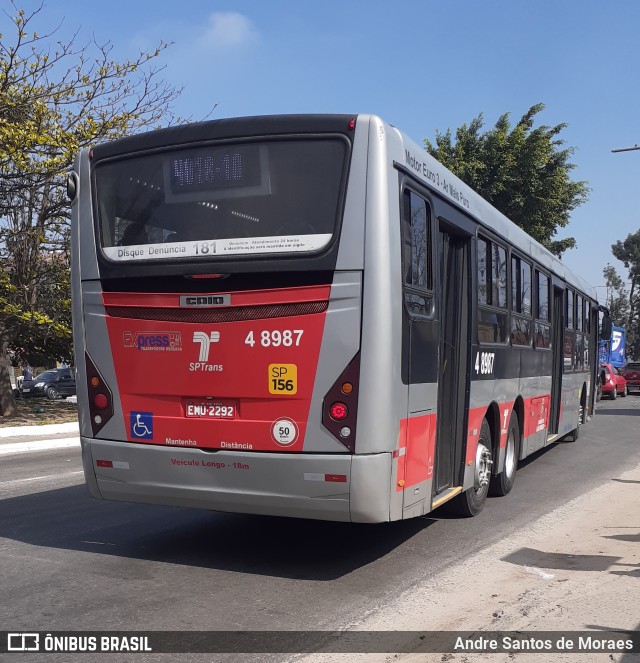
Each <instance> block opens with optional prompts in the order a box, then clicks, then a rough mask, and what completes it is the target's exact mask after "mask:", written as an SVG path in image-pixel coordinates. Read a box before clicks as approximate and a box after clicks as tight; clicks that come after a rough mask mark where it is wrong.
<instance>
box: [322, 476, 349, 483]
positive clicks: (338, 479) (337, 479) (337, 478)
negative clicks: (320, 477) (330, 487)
mask: <svg viewBox="0 0 640 663" xmlns="http://www.w3.org/2000/svg"><path fill="white" fill-rule="evenodd" d="M324 480H325V481H332V482H334V483H347V475H346V474H325V475H324Z"/></svg>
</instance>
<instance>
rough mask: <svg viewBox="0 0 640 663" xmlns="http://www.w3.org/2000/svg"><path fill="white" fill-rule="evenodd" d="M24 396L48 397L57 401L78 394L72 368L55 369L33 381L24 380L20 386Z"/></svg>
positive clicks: (45, 372) (41, 374)
mask: <svg viewBox="0 0 640 663" xmlns="http://www.w3.org/2000/svg"><path fill="white" fill-rule="evenodd" d="M20 393H21V394H22V395H23V396H46V397H47V398H50V399H51V400H56V399H57V398H61V397H63V396H73V395H74V394H75V393H76V380H75V377H74V376H73V372H72V371H71V369H70V368H53V369H51V370H49V371H43V372H42V373H40V374H38V375H36V377H35V378H33V380H23V381H22V384H21V385H20Z"/></svg>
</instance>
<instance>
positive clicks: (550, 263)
mask: <svg viewBox="0 0 640 663" xmlns="http://www.w3.org/2000/svg"><path fill="white" fill-rule="evenodd" d="M354 119H357V120H358V121H359V122H373V123H376V124H380V125H384V126H385V127H386V128H387V130H388V131H390V132H391V134H395V136H396V137H397V139H398V140H397V141H395V143H396V144H395V145H392V141H390V145H389V150H390V152H391V154H390V156H391V157H392V158H393V160H394V161H395V162H396V163H397V164H398V165H400V166H403V167H404V168H406V169H407V170H409V171H410V172H412V173H413V174H414V175H415V176H416V177H417V179H419V180H420V181H422V182H423V183H424V184H425V185H426V186H428V187H429V188H430V189H432V190H433V191H435V192H436V193H437V194H438V195H440V196H442V197H443V198H445V199H446V200H448V201H449V202H451V203H452V204H454V205H455V206H457V207H458V208H460V209H461V210H462V211H463V212H465V213H466V214H468V215H470V216H471V217H472V218H474V219H475V220H476V221H477V222H478V223H479V224H480V225H481V226H484V227H486V228H488V229H489V230H492V231H493V232H495V233H496V234H497V235H499V236H501V237H504V238H505V239H506V240H507V241H508V242H510V243H511V244H512V245H513V246H515V247H516V248H518V249H520V250H521V251H522V252H523V253H524V254H525V255H530V256H531V257H532V258H533V259H534V260H536V261H537V262H538V263H539V264H540V265H542V266H543V267H545V268H546V269H548V270H549V271H550V272H552V273H553V274H555V275H556V276H558V277H559V278H561V279H563V280H564V281H566V282H567V283H569V284H571V285H572V286H574V287H575V288H577V289H578V290H581V291H582V292H583V293H585V294H586V295H588V296H589V297H591V298H593V299H594V300H597V296H596V291H595V288H593V287H592V286H591V285H589V283H587V281H585V280H584V279H583V278H581V277H580V276H578V275H577V274H575V273H574V272H572V271H571V270H570V269H569V268H568V267H566V266H565V265H564V264H563V263H562V262H561V261H560V260H559V258H557V257H556V256H554V255H553V254H552V253H551V252H550V251H549V250H547V249H546V248H545V247H544V246H542V244H540V243H539V242H537V241H536V240H535V239H533V237H531V236H530V235H528V234H527V233H526V232H525V231H524V230H522V228H520V227H519V226H517V225H516V224H515V223H513V222H512V221H510V220H509V219H508V218H507V217H506V216H505V215H504V214H502V213H501V212H500V211H498V210H497V209H496V208H495V207H493V206H492V205H491V204H490V203H488V202H487V201H486V200H485V199H484V198H482V197H481V196H480V195H479V194H478V193H476V192H475V191H474V190H473V189H471V187H469V186H468V185H466V184H465V183H464V182H463V181H462V180H460V179H459V178H458V177H456V176H455V175H454V174H453V173H452V172H451V171H449V170H448V169H447V168H445V167H444V166H443V165H442V164H441V163H440V162H438V161H437V160H436V159H434V158H433V157H432V156H431V155H430V154H429V153H428V152H427V151H426V150H425V149H424V148H423V147H420V146H418V144H417V143H415V142H414V141H413V140H411V139H410V138H409V137H408V136H406V134H404V133H403V132H402V131H400V130H399V129H397V128H396V127H393V126H392V125H389V124H386V123H385V122H384V121H383V120H381V119H380V118H378V117H376V116H374V115H357V114H353V115H320V114H316V115H264V116H248V117H236V118H227V119H220V120H209V121H205V122H194V123H190V124H183V125H179V126H174V127H167V128H165V129H157V130H154V131H149V132H146V133H141V134H136V135H135V136H129V137H127V138H122V139H120V140H116V141H111V142H107V143H101V144H98V145H96V146H95V147H93V148H92V149H93V156H94V157H95V158H96V159H105V158H110V157H116V156H120V155H124V154H129V153H135V152H140V151H143V150H154V149H159V148H163V147H169V146H172V145H184V144H185V143H191V142H193V143H196V142H200V141H203V140H219V139H229V138H248V137H259V136H273V135H286V134H306V133H316V134H320V133H342V134H349V133H350V132H351V130H352V121H353V120H354Z"/></svg>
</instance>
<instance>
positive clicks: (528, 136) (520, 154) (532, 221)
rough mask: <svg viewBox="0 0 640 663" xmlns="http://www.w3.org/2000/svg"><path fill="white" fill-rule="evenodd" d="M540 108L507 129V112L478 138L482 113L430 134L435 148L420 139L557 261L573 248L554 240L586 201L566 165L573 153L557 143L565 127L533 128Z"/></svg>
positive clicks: (571, 242) (579, 183)
mask: <svg viewBox="0 0 640 663" xmlns="http://www.w3.org/2000/svg"><path fill="white" fill-rule="evenodd" d="M543 109H544V105H543V104H536V105H534V106H532V107H531V108H530V109H529V110H528V111H527V113H525V114H524V115H523V116H522V118H521V119H520V121H519V122H518V123H517V124H516V125H515V126H514V127H512V126H511V123H510V120H509V113H505V114H504V115H502V116H500V118H499V119H498V121H497V122H496V124H495V127H494V128H493V129H491V130H489V131H486V132H484V133H482V132H481V130H482V127H483V125H484V117H483V115H482V113H481V114H480V115H478V117H476V118H474V119H473V120H472V121H471V123H470V124H468V125H467V124H463V125H462V126H460V127H459V128H458V129H457V130H456V134H455V141H454V139H453V135H452V132H451V129H447V131H446V132H445V133H441V132H440V131H436V142H435V145H434V144H433V143H432V142H431V141H430V140H428V139H425V141H424V143H425V147H426V149H427V151H428V152H429V153H430V154H431V155H432V156H434V157H435V158H436V159H438V161H440V162H441V163H442V164H443V165H444V166H446V167H447V168H449V170H451V171H452V172H453V173H455V174H456V175H457V176H458V177H459V178H460V179H461V180H463V181H464V182H465V183H466V184H468V185H469V186H470V187H471V188H473V189H475V190H476V191H477V192H478V193H479V194H480V195H481V196H482V197H483V198H485V199H486V200H488V201H489V202H490V203H491V204H492V205H494V206H495V207H497V208H498V209H499V210H500V211H501V212H502V213H503V214H505V215H506V216H508V217H509V218H510V219H511V220H512V221H513V222H514V223H516V224H517V225H519V226H520V227H521V228H523V229H524V230H525V231H526V232H528V233H529V234H530V235H531V236H532V237H533V238H534V239H536V240H538V241H539V242H540V243H541V244H543V245H544V246H546V247H547V248H548V249H549V250H550V251H551V252H552V253H554V254H555V255H557V256H561V255H562V253H563V252H564V251H566V250H567V249H569V248H573V247H575V245H576V242H575V240H574V239H573V238H571V237H568V238H565V239H559V240H558V239H554V237H555V235H556V233H557V230H558V228H564V227H565V226H566V225H567V224H568V223H569V217H570V213H571V211H572V210H574V209H575V208H576V207H578V206H579V205H581V204H583V203H584V202H586V200H587V194H588V191H589V189H588V187H587V184H586V182H582V181H572V180H571V178H570V173H571V170H572V169H573V168H574V167H575V166H574V165H573V164H572V163H570V162H569V159H570V157H571V155H572V154H573V152H574V150H573V148H563V147H562V146H563V145H564V141H563V140H561V139H560V138H558V135H559V134H560V132H561V131H562V130H563V129H564V128H565V127H566V125H565V124H558V125H556V126H554V127H548V126H544V125H543V126H540V127H537V128H534V126H533V125H534V119H535V116H536V115H537V114H538V113H540V112H541V111H542V110H543Z"/></svg>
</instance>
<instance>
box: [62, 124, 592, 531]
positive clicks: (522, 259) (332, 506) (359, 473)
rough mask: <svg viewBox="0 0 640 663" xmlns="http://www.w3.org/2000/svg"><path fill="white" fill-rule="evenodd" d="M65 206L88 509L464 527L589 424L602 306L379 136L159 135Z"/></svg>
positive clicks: (302, 130)
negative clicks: (449, 513) (452, 513)
mask: <svg viewBox="0 0 640 663" xmlns="http://www.w3.org/2000/svg"><path fill="white" fill-rule="evenodd" d="M69 190H70V195H71V197H72V200H73V207H72V250H73V263H72V264H73V274H72V288H73V296H74V298H73V314H74V342H75V352H76V366H77V374H78V380H77V381H78V408H79V418H80V427H81V438H82V456H83V464H84V470H85V477H86V481H87V484H88V487H89V489H90V491H91V493H92V494H93V495H94V496H96V497H101V498H104V499H114V500H125V501H134V502H148V503H159V504H170V505H182V506H192V507H202V508H208V509H215V510H222V511H232V512H244V513H258V514H273V515H284V516H295V517H305V518H321V519H330V520H343V521H357V522H383V521H389V520H398V519H402V518H409V517H413V516H419V515H422V514H425V513H428V512H429V511H431V510H432V509H434V508H435V507H437V506H438V505H440V504H443V503H444V502H447V501H450V500H454V502H452V503H453V504H455V505H456V507H457V508H458V510H459V511H460V512H461V513H463V514H466V515H474V514H475V513H477V512H478V511H479V510H480V509H481V508H482V507H483V504H484V502H485V499H486V496H487V494H488V493H489V491H491V492H492V493H494V494H498V495H504V494H507V493H508V492H509V491H510V490H511V488H512V486H513V481H514V479H515V473H516V469H517V462H518V459H522V458H525V457H526V456H528V455H530V454H531V453H533V452H535V451H537V450H538V449H540V448H542V447H543V446H545V445H546V444H548V443H549V442H551V441H553V440H556V439H558V438H559V437H561V436H569V437H570V438H573V439H575V438H576V437H577V435H578V426H579V425H580V424H581V423H585V422H586V421H587V420H588V419H589V417H590V415H591V413H592V411H593V397H594V389H593V385H594V384H595V375H596V373H595V371H596V359H597V347H598V339H597V319H598V318H597V306H596V296H595V291H594V289H592V288H591V287H590V286H589V285H587V284H586V283H585V282H584V281H583V280H582V279H581V278H579V277H578V276H576V275H575V274H572V273H571V272H570V271H569V270H568V269H567V268H566V267H564V266H563V265H562V264H561V263H560V262H559V261H558V260H557V259H556V258H555V257H554V256H552V255H551V254H550V253H549V252H548V251H546V250H545V249H544V248H543V247H542V246H541V245H539V244H538V243H537V242H535V241H534V240H533V239H532V238H531V237H529V236H528V235H527V234H526V233H524V232H523V231H522V230H521V229H519V228H518V227H516V226H515V225H514V224H512V223H511V222H510V221H508V220H507V219H506V218H505V217H504V216H503V215H502V214H500V213H499V212H498V211H496V210H495V209H494V208H493V207H491V206H490V205H489V204H488V203H487V202H486V201H484V200H483V199H482V198H480V197H479V196H478V195H477V194H476V193H474V192H473V191H472V190H471V189H469V187H467V186H466V185H465V184H463V183H462V182H461V181H460V180H458V179H457V178H456V177H455V176H453V175H452V174H451V173H450V172H449V171H447V170H446V169H445V168H444V167H443V166H441V165H440V164H439V163H438V162H436V161H435V160H434V159H432V158H431V157H430V156H429V155H428V154H427V153H425V151H424V150H423V149H421V148H420V147H418V146H417V145H416V144H415V143H413V142H412V141H410V140H409V139H408V138H407V137H406V136H404V135H403V134H402V133H401V132H400V131H398V130H397V129H395V128H394V127H391V126H390V125H388V124H385V123H384V122H383V121H382V120H380V119H379V118H376V117H374V116H368V115H359V116H357V117H352V116H280V117H256V118H241V119H232V120H220V121H212V122H205V123H199V124H190V125H186V126H182V127H173V128H170V129H163V130H159V131H155V132H150V133H147V134H142V135H138V136H133V137H131V138H127V139H124V140H120V141H117V142H113V143H108V144H103V145H97V146H95V147H94V148H93V149H91V150H84V151H83V152H82V153H81V154H80V155H79V157H78V159H77V161H76V165H75V171H74V173H73V174H72V176H71V177H70V181H69Z"/></svg>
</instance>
